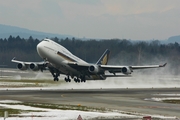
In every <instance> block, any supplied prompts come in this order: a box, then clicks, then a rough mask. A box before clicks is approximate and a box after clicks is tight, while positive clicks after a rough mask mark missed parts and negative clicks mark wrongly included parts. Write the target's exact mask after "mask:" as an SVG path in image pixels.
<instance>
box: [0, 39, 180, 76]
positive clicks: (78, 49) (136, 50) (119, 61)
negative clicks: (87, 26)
mask: <svg viewBox="0 0 180 120" xmlns="http://www.w3.org/2000/svg"><path fill="white" fill-rule="evenodd" d="M51 39H52V40H54V41H55V42H57V43H59V44H61V45H63V46H64V47H66V48H67V49H68V50H69V51H70V52H72V53H73V54H75V55H76V56H78V57H79V58H81V59H83V60H85V61H87V62H90V63H95V62H96V61H97V60H98V59H99V57H100V56H101V55H102V53H103V52H104V51H105V50H106V49H109V50H110V51H111V53H110V58H109V62H108V64H111V65H147V64H148V65H151V64H163V63H165V62H167V63H168V64H167V65H168V68H169V71H168V72H170V73H171V74H174V75H177V74H179V72H180V45H179V43H177V42H175V43H169V44H161V42H160V41H158V40H154V41H151V42H146V41H130V40H126V39H102V40H95V39H89V40H80V39H77V38H65V39H59V38H57V37H54V38H51ZM40 41H41V40H38V39H34V38H33V37H32V36H30V37H29V38H28V39H24V38H21V37H20V36H17V37H13V36H9V38H5V39H2V38H1V39H0V66H1V67H8V68H16V64H15V63H12V62H11V59H12V58H14V57H16V59H17V60H22V61H31V62H36V61H43V60H42V59H41V58H40V57H39V55H38V54H37V51H36V46H37V44H38V43H39V42H40Z"/></svg>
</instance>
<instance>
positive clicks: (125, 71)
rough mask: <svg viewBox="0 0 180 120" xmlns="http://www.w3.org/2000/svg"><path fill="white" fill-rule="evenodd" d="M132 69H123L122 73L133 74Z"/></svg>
mask: <svg viewBox="0 0 180 120" xmlns="http://www.w3.org/2000/svg"><path fill="white" fill-rule="evenodd" d="M131 72H132V71H131V69H130V68H129V67H123V68H122V73H123V74H131Z"/></svg>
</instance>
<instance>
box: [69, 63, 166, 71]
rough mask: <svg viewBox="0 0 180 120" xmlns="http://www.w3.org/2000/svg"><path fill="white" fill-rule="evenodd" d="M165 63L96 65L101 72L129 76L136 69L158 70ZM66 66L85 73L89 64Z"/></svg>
mask: <svg viewBox="0 0 180 120" xmlns="http://www.w3.org/2000/svg"><path fill="white" fill-rule="evenodd" d="M166 64H167V63H165V64H163V65H145V66H116V65H98V67H99V68H100V69H101V70H104V71H109V72H110V73H113V74H115V73H124V74H130V73H131V72H133V70H136V69H148V68H160V67H165V66H166ZM68 65H70V66H71V67H72V68H75V69H77V70H79V71H87V70H88V68H89V67H90V64H79V63H77V62H69V63H68Z"/></svg>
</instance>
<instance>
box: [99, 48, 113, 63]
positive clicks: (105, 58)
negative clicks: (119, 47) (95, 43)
mask: <svg viewBox="0 0 180 120" xmlns="http://www.w3.org/2000/svg"><path fill="white" fill-rule="evenodd" d="M109 54H110V50H108V49H106V51H105V52H104V53H103V55H102V56H101V57H100V59H99V60H98V61H97V63H96V64H97V65H107V63H108V59H109Z"/></svg>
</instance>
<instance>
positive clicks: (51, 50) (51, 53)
mask: <svg viewBox="0 0 180 120" xmlns="http://www.w3.org/2000/svg"><path fill="white" fill-rule="evenodd" d="M37 52H38V54H39V56H40V57H41V58H43V59H44V60H47V61H49V63H50V64H51V65H52V66H53V67H55V68H56V69H58V70H59V71H60V72H62V73H64V74H66V75H75V76H76V75H78V74H79V71H78V70H76V69H73V68H72V67H70V66H69V65H68V63H69V62H77V63H81V64H88V63H87V62H85V61H83V60H82V59H80V58H78V57H77V56H75V55H73V54H72V53H71V52H70V51H68V50H67V49H66V48H65V47H63V46H61V45H60V44H57V43H56V42H54V41H52V40H49V39H44V40H43V41H42V42H40V43H39V44H38V45H37Z"/></svg>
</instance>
